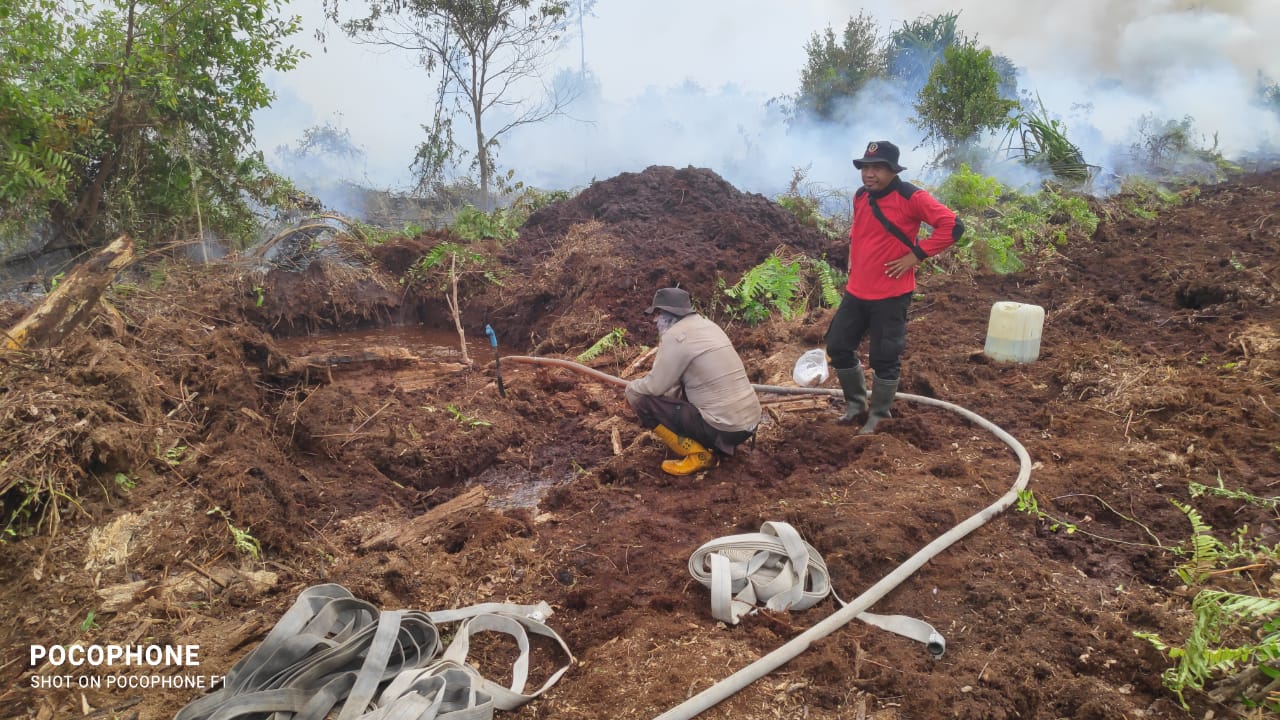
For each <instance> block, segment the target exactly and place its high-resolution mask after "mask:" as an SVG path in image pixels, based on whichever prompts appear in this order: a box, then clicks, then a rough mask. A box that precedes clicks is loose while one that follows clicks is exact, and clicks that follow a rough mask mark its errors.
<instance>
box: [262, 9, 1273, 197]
mask: <svg viewBox="0 0 1280 720" xmlns="http://www.w3.org/2000/svg"><path fill="white" fill-rule="evenodd" d="M859 12H866V13H867V14H869V15H870V16H871V17H873V18H875V19H876V20H877V21H878V22H879V23H880V24H881V27H882V36H883V35H887V34H888V32H889V31H891V30H893V29H895V28H896V27H900V26H901V24H902V23H903V22H904V21H909V20H914V19H917V18H920V17H923V16H936V15H940V14H943V13H951V12H958V13H959V22H958V26H959V29H960V30H961V31H962V32H963V33H964V34H966V35H967V36H969V37H976V39H977V40H978V41H979V42H980V43H981V44H983V45H986V46H988V47H990V48H991V49H992V50H993V51H994V52H996V53H999V54H1002V55H1005V56H1006V57H1008V58H1009V59H1010V60H1011V61H1012V62H1013V63H1014V64H1015V65H1017V66H1018V68H1019V70H1020V73H1019V78H1018V79H1019V87H1020V89H1021V90H1022V91H1023V92H1024V93H1026V94H1027V95H1028V96H1029V97H1030V99H1031V101H1032V102H1035V100H1036V99H1037V98H1038V99H1039V101H1040V102H1043V105H1044V108H1045V110H1046V111H1047V112H1048V113H1049V115H1050V117H1052V118H1055V119H1058V120H1059V121H1060V122H1062V123H1063V127H1064V128H1065V130H1066V134H1067V136H1068V138H1070V139H1071V140H1072V141H1073V142H1075V143H1076V144H1077V145H1079V146H1080V148H1081V149H1082V151H1083V153H1084V155H1085V159H1086V160H1087V161H1088V162H1090V163H1092V164H1095V165H1100V166H1102V167H1103V169H1104V171H1109V172H1110V171H1116V170H1117V169H1119V168H1122V167H1123V166H1124V164H1125V161H1126V158H1128V157H1129V156H1130V155H1131V154H1132V153H1133V152H1134V146H1135V145H1140V144H1141V141H1142V138H1141V136H1140V133H1141V128H1142V127H1143V123H1144V120H1146V121H1151V120H1154V121H1156V122H1165V121H1182V120H1183V119H1184V118H1189V119H1190V122H1191V126H1192V128H1193V131H1194V134H1195V139H1196V141H1197V142H1199V143H1200V144H1202V145H1203V146H1205V147H1214V146H1215V143H1216V149H1217V150H1218V151H1219V152H1222V153H1223V154H1224V155H1225V156H1226V157H1228V158H1229V159H1230V158H1240V157H1242V156H1247V155H1250V154H1257V153H1259V152H1264V151H1267V152H1272V153H1274V152H1275V148H1276V147H1277V146H1280V119H1278V118H1277V115H1276V113H1275V112H1274V111H1273V110H1271V109H1268V108H1263V107H1261V105H1260V104H1259V102H1258V100H1257V98H1258V90H1259V87H1260V82H1266V83H1268V84H1270V83H1275V82H1277V81H1280V51H1277V50H1276V49H1274V48H1275V46H1274V45H1273V44H1272V43H1270V42H1269V38H1268V37H1267V36H1266V35H1265V33H1267V32H1269V31H1274V29H1275V28H1277V27H1280V2H1276V0H1201V1H1194V2H1193V1H1191V0H1131V1H1128V2H1114V0H1072V2H1069V3H1067V2H1061V1H1060V0H1024V1H1023V2H1021V3H1017V4H1014V3H1008V2H1004V1H1003V0H989V1H982V0H970V1H969V2H968V3H967V4H965V5H963V6H958V5H957V4H956V2H955V0H898V1H897V2H888V1H887V0H876V1H875V2H870V3H867V2H858V3H854V2H849V1H847V0H846V1H835V0H786V2H783V1H782V0H772V1H771V0H732V1H731V0H702V1H700V2H698V3H688V2H682V1H681V0H650V1H649V2H645V3H613V2H601V3H599V4H598V5H597V7H596V10H595V15H596V17H593V18H588V19H587V21H586V23H585V33H584V37H583V38H582V39H581V43H582V44H581V45H578V44H577V41H576V40H575V41H574V43H573V44H571V46H570V47H567V48H566V51H565V53H564V60H563V64H562V66H561V72H570V73H575V74H576V73H577V72H579V71H580V70H581V67H580V62H581V61H582V58H583V56H585V64H586V69H587V71H588V73H589V74H590V75H591V76H592V77H594V78H596V79H598V82H599V83H600V85H599V87H598V88H596V89H595V91H594V92H588V93H585V94H584V95H583V97H582V98H580V100H579V101H578V102H577V103H576V104H575V105H574V106H572V107H571V108H570V109H569V115H568V116H566V117H562V118H557V119H555V120H552V121H548V122H544V123H540V124H536V125H529V126H524V127H521V128H518V129H517V130H515V131H513V132H512V133H510V134H509V135H507V136H506V137H504V138H503V140H502V146H501V148H500V150H499V155H498V161H499V164H500V166H501V168H502V169H503V170H505V169H508V168H509V169H513V170H514V171H515V175H516V178H517V179H521V180H523V181H525V182H526V183H527V184H530V185H534V186H537V187H542V188H547V189H574V188H581V187H584V186H586V185H587V184H588V183H590V182H591V181H592V180H593V179H605V178H608V177H612V176H614V175H616V174H618V173H620V172H639V171H641V170H643V169H644V168H645V167H648V166H650V165H655V164H661V165H674V166H677V167H683V166H687V165H693V166H698V167H707V168H710V169H712V170H714V171H716V172H718V173H720V174H721V175H722V176H724V177H725V178H726V179H727V180H729V181H730V182H732V183H733V184H734V185H736V186H737V187H739V188H741V189H743V190H746V191H752V192H760V193H763V194H766V195H770V196H772V195H776V194H777V193H779V192H781V191H783V190H784V189H785V188H786V186H787V184H788V182H789V181H790V180H791V177H792V173H793V171H794V170H795V169H796V168H803V169H805V171H806V178H807V180H808V181H809V182H810V183H813V184H815V185H817V186H819V187H826V188H836V189H840V190H841V191H842V192H843V191H847V190H848V189H851V188H852V187H854V186H855V185H856V184H857V182H858V181H857V177H856V172H855V171H854V169H853V168H852V165H851V164H850V161H851V159H852V158H853V157H856V156H858V155H859V154H861V151H862V149H863V148H864V147H865V145H866V143H867V142H869V141H872V140H885V139H888V140H893V141H894V142H896V143H897V144H898V145H899V146H901V147H902V148H903V158H902V162H903V164H904V165H907V166H908V167H909V168H910V169H909V170H908V171H907V173H905V176H906V177H907V178H908V179H916V180H924V181H926V182H928V181H929V180H931V179H936V176H933V175H931V173H930V171H929V168H928V165H929V162H930V161H931V160H932V158H933V150H932V148H929V147H927V146H923V145H922V133H921V131H920V130H919V128H917V127H916V126H915V125H914V124H912V122H911V120H912V117H913V115H914V111H913V110H912V107H911V105H912V103H913V101H914V98H911V97H900V96H895V95H894V93H893V92H892V91H891V90H890V89H889V88H888V87H886V86H884V85H880V84H877V85H875V86H873V87H870V88H868V89H867V91H866V92H864V93H863V94H862V95H861V96H860V97H858V98H854V99H852V100H851V101H850V105H849V107H848V108H847V109H846V110H845V116H846V117H848V118H851V121H850V122H848V123H846V124H844V125H843V126H841V127H808V128H796V127H791V126H789V124H788V123H787V122H786V119H785V117H784V116H783V113H782V112H781V111H780V107H779V104H778V103H777V102H773V101H774V100H776V99H777V98H779V97H780V96H785V95H789V94H793V93H795V92H796V90H797V89H798V88H799V83H800V73H801V70H802V67H803V65H804V63H805V60H806V56H805V51H804V45H805V43H806V42H807V41H808V40H809V39H810V37H812V36H813V35H814V34H815V33H818V32H821V31H823V30H824V29H825V28H826V27H828V26H830V27H831V28H833V29H834V30H835V32H836V33H837V35H839V33H840V32H841V31H842V30H843V28H844V25H845V23H846V22H847V21H848V20H849V19H850V18H851V17H854V16H856V15H857V14H858V13H859ZM310 20H311V19H308V21H310ZM336 41H337V39H336V38H334V37H332V36H331V38H330V43H331V50H332V49H333V48H335V47H336V46H334V45H333V43H335V42H336ZM335 51H336V50H335ZM362 57H363V58H364V59H363V60H362V61H361V63H360V64H357V66H355V67H352V66H351V63H349V62H348V63H347V64H346V65H343V64H341V63H337V64H335V63H333V62H332V60H333V58H326V57H317V58H313V59H312V60H310V61H306V62H304V66H303V67H302V68H299V70H295V71H294V72H293V73H291V74H290V75H287V76H284V77H281V78H279V79H278V82H280V83H283V84H284V85H286V86H290V87H293V86H294V85H296V86H297V87H303V86H305V85H306V83H307V82H311V81H309V80H299V79H298V78H297V77H295V76H297V75H298V73H302V72H304V71H306V70H307V63H310V64H311V65H312V67H313V68H318V67H320V66H321V65H324V66H325V67H327V68H329V69H328V70H325V71H323V75H324V77H323V78H322V80H319V81H315V82H323V83H324V87H325V90H324V91H322V92H321V93H320V94H315V93H314V92H313V94H312V95H311V96H310V100H309V101H310V102H311V103H312V105H313V110H312V112H311V113H310V115H311V117H312V121H313V122H322V121H324V120H325V119H327V117H328V116H329V115H330V114H331V113H333V112H336V111H338V110H340V111H341V112H342V117H343V118H344V120H345V121H346V122H348V123H349V125H348V127H349V128H350V130H351V133H352V137H353V139H354V140H355V142H356V143H357V144H359V145H360V146H361V147H362V149H364V150H365V151H366V157H365V161H364V162H365V168H364V174H365V175H366V177H367V181H368V182H367V184H372V185H373V186H375V187H407V186H408V185H410V178H409V173H408V166H409V163H410V161H411V159H412V156H413V152H414V148H415V147H416V145H417V144H418V143H419V142H421V140H422V138H423V136H424V132H423V130H422V128H421V125H422V124H423V123H424V122H426V118H427V110H428V107H427V105H428V103H427V99H428V98H429V95H430V90H431V87H432V85H431V80H430V78H428V77H426V75H425V73H423V72H422V71H421V70H420V69H416V71H415V69H414V68H412V67H410V65H411V59H408V58H403V59H401V60H399V61H397V62H398V63H399V69H398V70H395V71H394V72H390V73H387V72H383V71H381V70H379V69H377V68H375V67H373V65H372V60H371V59H370V56H369V55H368V54H367V51H366V53H365V54H364V55H362ZM313 72H314V70H313ZM344 73H345V74H344ZM295 91H297V92H298V93H299V94H298V95H297V96H298V97H300V98H302V97H304V96H303V95H302V94H301V91H300V90H297V89H296V88H295ZM305 101H307V100H304V102H305ZM340 101H341V102H346V103H348V104H350V105H354V106H355V107H354V109H347V108H346V107H343V106H341V105H340V104H339V103H340ZM276 113H277V111H276V110H275V109H273V110H272V111H271V114H275V115H273V116H283V113H279V114H276ZM293 118H294V120H293V123H294V124H293V125H292V127H289V126H281V125H280V124H279V123H274V125H273V127H274V129H275V132H276V133H277V135H276V141H275V144H280V143H288V142H291V141H292V140H294V139H296V137H297V133H300V132H301V130H302V129H303V128H304V127H305V126H298V124H297V123H298V122H300V120H299V119H298V118H299V113H297V112H296V111H295V112H294V113H293ZM317 118H318V119H317ZM263 124H264V123H261V122H260V125H263ZM493 125H494V124H491V126H493ZM289 131H292V132H293V133H295V134H294V136H293V137H292V138H290V137H284V136H283V135H282V134H281V133H285V132H289ZM999 140H1000V138H998V137H992V138H989V142H990V144H991V145H992V146H993V147H994V146H996V145H998V144H999ZM997 170H998V171H999V174H1000V176H1001V177H1002V179H1005V180H1006V181H1014V182H1017V181H1018V180H1024V181H1030V180H1033V179H1034V176H1033V175H1028V174H1026V172H1025V169H1023V168H1021V167H1019V166H1017V165H1016V164H1014V163H1005V164H1003V165H1002V166H999V167H998V168H997ZM353 179H356V180H361V178H353Z"/></svg>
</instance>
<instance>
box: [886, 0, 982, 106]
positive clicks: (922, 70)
mask: <svg viewBox="0 0 1280 720" xmlns="http://www.w3.org/2000/svg"><path fill="white" fill-rule="evenodd" d="M959 18H960V14H959V13H945V14H943V15H937V16H932V17H930V16H924V17H920V18H917V19H915V20H910V21H903V23H902V27H900V28H898V29H897V30H894V31H893V32H892V33H890V34H889V40H888V43H887V46H886V48H885V55H886V64H887V69H888V74H889V76H890V77H892V78H893V79H894V81H895V82H896V83H897V84H898V85H900V86H901V87H902V88H903V89H905V90H907V91H908V92H910V93H911V94H912V95H915V94H916V93H918V92H919V91H920V88H922V87H924V84H925V83H926V82H928V80H929V73H930V72H932V70H933V66H934V65H935V64H937V62H938V60H939V59H940V58H941V57H942V54H943V52H945V51H946V49H947V48H949V47H952V46H954V45H958V44H964V43H965V40H964V36H963V35H961V34H960V33H959V32H958V31H957V30H956V21H957V20H958V19H959Z"/></svg>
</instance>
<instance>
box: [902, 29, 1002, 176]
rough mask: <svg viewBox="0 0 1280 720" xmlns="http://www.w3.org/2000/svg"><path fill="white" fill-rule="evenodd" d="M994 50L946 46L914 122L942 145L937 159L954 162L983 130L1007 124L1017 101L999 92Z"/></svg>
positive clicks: (923, 92)
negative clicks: (993, 64) (992, 59)
mask: <svg viewBox="0 0 1280 720" xmlns="http://www.w3.org/2000/svg"><path fill="white" fill-rule="evenodd" d="M991 58H992V55H991V51H990V50H987V49H985V48H984V49H978V47H977V46H976V45H974V44H971V43H966V44H964V45H953V46H951V47H949V48H947V49H946V50H945V51H943V54H942V62H940V63H938V64H936V65H934V67H933V70H932V71H931V72H930V73H929V82H927V83H925V86H924V87H923V88H922V89H921V90H920V94H919V96H918V100H917V102H916V104H915V106H914V107H915V110H916V113H917V118H916V125H917V126H918V127H919V128H920V129H921V130H924V131H925V139H926V140H927V141H929V142H931V143H933V144H934V145H935V146H936V145H941V146H942V151H941V153H940V154H939V160H940V162H941V163H942V164H943V165H944V166H948V167H954V166H956V165H957V164H958V163H959V162H961V161H962V160H963V157H962V153H961V151H962V150H963V149H964V147H965V145H966V144H967V143H969V142H970V141H972V140H973V139H974V138H975V137H976V136H977V135H978V134H979V133H981V132H983V131H986V130H994V129H996V128H1000V127H1005V126H1006V125H1007V123H1008V115H1009V113H1010V112H1011V111H1013V110H1014V109H1016V108H1017V106H1018V104H1017V102H1015V101H1013V100H1009V99H1006V98H1003V97H1001V96H1000V90H999V85H1000V77H999V76H998V75H997V74H996V71H995V68H994V67H993V66H992V62H991Z"/></svg>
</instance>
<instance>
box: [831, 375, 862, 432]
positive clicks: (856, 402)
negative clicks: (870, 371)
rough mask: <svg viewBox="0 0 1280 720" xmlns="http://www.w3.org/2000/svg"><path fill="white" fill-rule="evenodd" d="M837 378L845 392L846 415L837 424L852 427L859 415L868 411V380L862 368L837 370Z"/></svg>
mask: <svg viewBox="0 0 1280 720" xmlns="http://www.w3.org/2000/svg"><path fill="white" fill-rule="evenodd" d="M836 377H837V378H839V380H840V388H841V389H842V390H844V415H841V416H840V419H839V420H836V422H837V423H839V424H841V425H852V424H853V421H854V420H856V419H857V418H858V416H859V415H861V414H862V413H864V412H866V411H867V378H866V376H865V375H863V374H862V366H861V365H854V366H853V367H851V368H836Z"/></svg>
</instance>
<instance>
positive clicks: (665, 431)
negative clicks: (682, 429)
mask: <svg viewBox="0 0 1280 720" xmlns="http://www.w3.org/2000/svg"><path fill="white" fill-rule="evenodd" d="M653 434H654V435H656V436H657V437H658V439H659V440H661V441H662V442H664V443H666V445H667V447H669V448H671V452H673V453H675V454H677V455H679V456H680V457H688V455H689V453H691V452H693V451H694V449H695V448H697V449H699V450H702V451H704V452H705V451H706V448H704V447H702V446H701V445H699V444H698V443H696V442H694V441H693V440H690V439H689V438H687V437H680V436H679V435H677V434H675V432H673V431H672V430H671V428H669V427H667V426H666V425H659V426H657V427H655V428H654V429H653Z"/></svg>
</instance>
